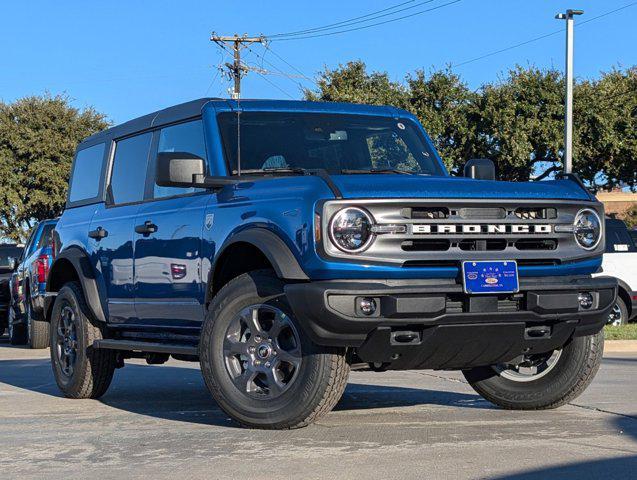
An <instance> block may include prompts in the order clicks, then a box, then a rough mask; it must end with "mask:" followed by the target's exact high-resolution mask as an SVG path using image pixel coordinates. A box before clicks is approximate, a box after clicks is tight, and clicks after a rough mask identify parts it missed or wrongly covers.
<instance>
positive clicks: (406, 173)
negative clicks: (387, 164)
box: [341, 168, 417, 175]
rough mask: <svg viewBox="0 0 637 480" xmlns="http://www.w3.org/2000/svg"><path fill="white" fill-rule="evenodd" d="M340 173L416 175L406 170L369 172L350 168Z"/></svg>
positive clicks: (383, 169) (380, 169)
mask: <svg viewBox="0 0 637 480" xmlns="http://www.w3.org/2000/svg"><path fill="white" fill-rule="evenodd" d="M341 173H344V174H346V175H349V174H365V173H398V174H401V175H417V173H416V172H409V171H407V170H400V169H398V168H371V169H369V170H356V169H351V168H344V169H342V170H341Z"/></svg>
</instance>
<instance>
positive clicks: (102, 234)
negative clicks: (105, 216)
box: [88, 227, 108, 242]
mask: <svg viewBox="0 0 637 480" xmlns="http://www.w3.org/2000/svg"><path fill="white" fill-rule="evenodd" d="M88 236H89V237H90V238H94V239H95V240H97V241H98V242H99V241H100V240H101V239H102V238H106V237H108V231H106V230H104V229H103V228H102V227H97V228H96V229H95V230H90V231H89V232H88Z"/></svg>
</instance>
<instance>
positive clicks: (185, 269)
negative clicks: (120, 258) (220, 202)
mask: <svg viewBox="0 0 637 480" xmlns="http://www.w3.org/2000/svg"><path fill="white" fill-rule="evenodd" d="M208 198H209V197H208V195H205V194H203V195H201V194H199V195H191V196H184V197H175V198H170V199H166V200H158V201H156V202H150V203H146V204H144V205H143V206H142V207H141V209H140V210H139V213H138V215H137V221H136V222H135V223H136V226H137V232H136V233H135V309H136V312H137V316H138V318H139V321H140V322H141V323H144V324H152V325H161V324H165V323H166V321H170V325H171V326H177V325H183V326H195V327H197V326H200V324H201V321H202V320H203V315H204V310H203V301H202V299H203V293H202V282H201V233H202V228H203V224H204V214H205V207H206V204H207V202H208ZM142 229H145V230H146V232H142V231H141V230H142Z"/></svg>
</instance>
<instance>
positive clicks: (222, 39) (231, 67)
mask: <svg viewBox="0 0 637 480" xmlns="http://www.w3.org/2000/svg"><path fill="white" fill-rule="evenodd" d="M210 40H211V41H213V42H215V43H216V44H217V45H219V46H220V47H221V48H223V49H224V50H227V49H228V48H231V49H232V53H233V60H234V61H233V63H226V67H227V68H228V71H229V72H230V75H231V76H232V78H233V79H234V89H233V92H232V98H233V99H235V100H239V99H240V98H241V76H242V75H243V74H244V73H245V72H247V71H248V68H247V67H246V66H245V65H243V64H242V63H241V49H242V48H244V47H245V45H247V44H250V43H265V41H266V39H265V37H264V36H259V37H248V36H247V34H243V35H242V36H239V35H236V34H235V35H233V36H223V35H217V34H216V33H215V32H212V35H211V36H210Z"/></svg>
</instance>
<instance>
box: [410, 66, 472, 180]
mask: <svg viewBox="0 0 637 480" xmlns="http://www.w3.org/2000/svg"><path fill="white" fill-rule="evenodd" d="M407 85H408V88H409V101H408V109H409V110H410V111H411V112H412V113H414V114H415V115H416V116H417V117H418V119H419V120H420V122H421V123H422V124H423V126H424V127H425V129H426V130H427V133H428V134H429V136H430V137H431V139H432V141H433V142H434V145H435V146H436V149H437V150H438V152H439V153H440V156H441V157H442V159H443V160H444V162H445V164H446V165H447V168H449V169H454V168H458V167H460V166H462V165H463V164H464V163H465V162H466V160H467V159H468V158H470V157H471V156H472V155H473V154H474V139H475V136H476V131H475V113H476V110H475V106H474V103H475V101H476V99H477V95H476V94H475V93H474V92H472V91H471V90H469V88H468V87H467V85H466V84H465V83H464V82H463V81H462V80H461V79H460V77H459V76H458V75H457V74H455V73H453V72H451V70H449V69H447V70H440V71H434V72H431V73H430V74H429V75H427V74H426V73H425V72H424V71H423V70H418V71H416V73H415V74H414V75H408V76H407Z"/></svg>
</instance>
